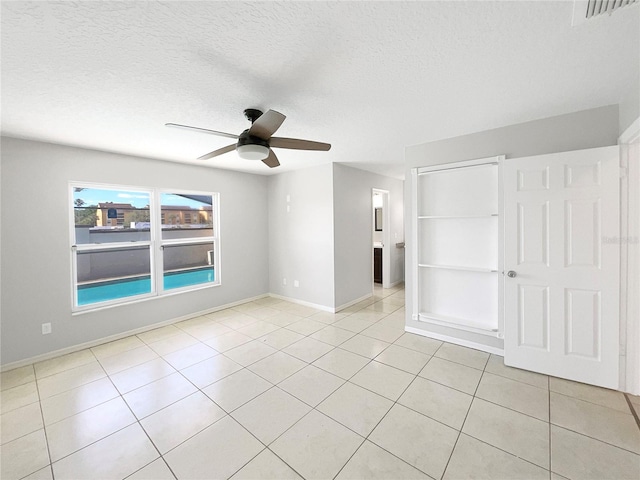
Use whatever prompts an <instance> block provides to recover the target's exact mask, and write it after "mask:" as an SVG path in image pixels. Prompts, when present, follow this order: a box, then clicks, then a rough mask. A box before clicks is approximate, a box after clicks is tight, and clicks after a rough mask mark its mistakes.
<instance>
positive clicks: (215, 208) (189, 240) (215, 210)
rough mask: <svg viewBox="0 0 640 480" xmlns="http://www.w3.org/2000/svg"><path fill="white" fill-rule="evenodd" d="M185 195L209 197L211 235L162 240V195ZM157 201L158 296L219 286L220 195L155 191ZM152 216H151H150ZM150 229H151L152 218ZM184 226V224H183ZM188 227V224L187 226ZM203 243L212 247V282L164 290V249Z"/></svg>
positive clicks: (177, 190) (215, 193) (175, 190)
mask: <svg viewBox="0 0 640 480" xmlns="http://www.w3.org/2000/svg"><path fill="white" fill-rule="evenodd" d="M181 193H183V194H187V195H204V196H210V197H211V214H212V215H213V222H212V226H211V228H212V229H213V235H211V236H208V237H186V238H174V239H167V240H164V239H163V238H162V219H161V213H162V194H173V195H179V194H181ZM157 201H158V211H157V212H156V213H157V215H158V221H157V222H156V223H155V225H156V237H157V239H158V241H157V247H158V255H157V264H158V266H157V268H156V285H157V286H158V291H159V295H169V294H172V293H181V292H188V291H192V290H198V289H200V288H208V287H212V286H217V285H220V283H221V281H220V279H221V276H220V271H219V265H220V208H219V204H220V194H219V193H217V192H201V191H196V190H180V189H167V188H162V189H157ZM152 215H153V214H152ZM151 220H152V223H151V225H152V228H153V216H152V217H151ZM185 224H186V222H185ZM189 225H190V224H189ZM205 243H211V244H212V245H213V265H214V267H213V268H214V270H213V271H214V275H215V277H214V281H213V282H207V283H206V284H196V285H187V286H185V287H180V288H169V289H165V288H164V247H167V246H168V247H172V246H180V245H200V244H205Z"/></svg>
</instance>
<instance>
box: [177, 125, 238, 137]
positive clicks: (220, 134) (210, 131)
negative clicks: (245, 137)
mask: <svg viewBox="0 0 640 480" xmlns="http://www.w3.org/2000/svg"><path fill="white" fill-rule="evenodd" d="M165 126H167V127H175V128H184V129H185V130H191V131H194V132H200V133H208V134H210V135H218V136H220V137H228V138H236V139H237V138H238V135H234V134H233V133H226V132H218V131H217V130H209V129H208V128H200V127H190V126H189V125H180V124H179V123H165Z"/></svg>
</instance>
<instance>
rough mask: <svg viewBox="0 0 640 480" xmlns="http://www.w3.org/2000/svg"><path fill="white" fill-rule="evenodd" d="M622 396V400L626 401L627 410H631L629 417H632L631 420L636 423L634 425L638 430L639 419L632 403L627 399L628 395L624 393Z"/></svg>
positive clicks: (639, 425)
mask: <svg viewBox="0 0 640 480" xmlns="http://www.w3.org/2000/svg"><path fill="white" fill-rule="evenodd" d="M622 395H623V396H624V399H625V400H626V401H627V405H628V406H629V410H631V415H633V418H634V419H635V421H636V425H637V426H638V428H640V418H639V417H638V413H637V412H636V409H635V408H634V406H633V403H632V402H631V399H630V398H629V395H628V394H626V393H623V394H622Z"/></svg>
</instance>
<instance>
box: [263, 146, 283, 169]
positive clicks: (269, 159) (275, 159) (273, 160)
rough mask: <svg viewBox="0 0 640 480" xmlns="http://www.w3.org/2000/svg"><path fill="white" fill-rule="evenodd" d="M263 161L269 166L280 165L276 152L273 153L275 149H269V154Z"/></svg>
mask: <svg viewBox="0 0 640 480" xmlns="http://www.w3.org/2000/svg"><path fill="white" fill-rule="evenodd" d="M262 161H263V162H264V164H265V165H267V166H268V167H269V168H273V167H277V166H278V165H280V162H279V161H278V157H276V154H275V153H273V150H271V149H269V156H268V157H267V158H265V159H264V160H262Z"/></svg>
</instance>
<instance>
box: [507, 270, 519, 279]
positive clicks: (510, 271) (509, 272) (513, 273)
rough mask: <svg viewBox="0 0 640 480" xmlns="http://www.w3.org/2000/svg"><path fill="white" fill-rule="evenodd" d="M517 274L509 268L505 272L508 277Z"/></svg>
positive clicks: (513, 276)
mask: <svg viewBox="0 0 640 480" xmlns="http://www.w3.org/2000/svg"><path fill="white" fill-rule="evenodd" d="M517 275H518V274H517V273H516V272H514V271H513V270H509V271H508V272H507V277H510V278H515V277H516V276H517Z"/></svg>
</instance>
